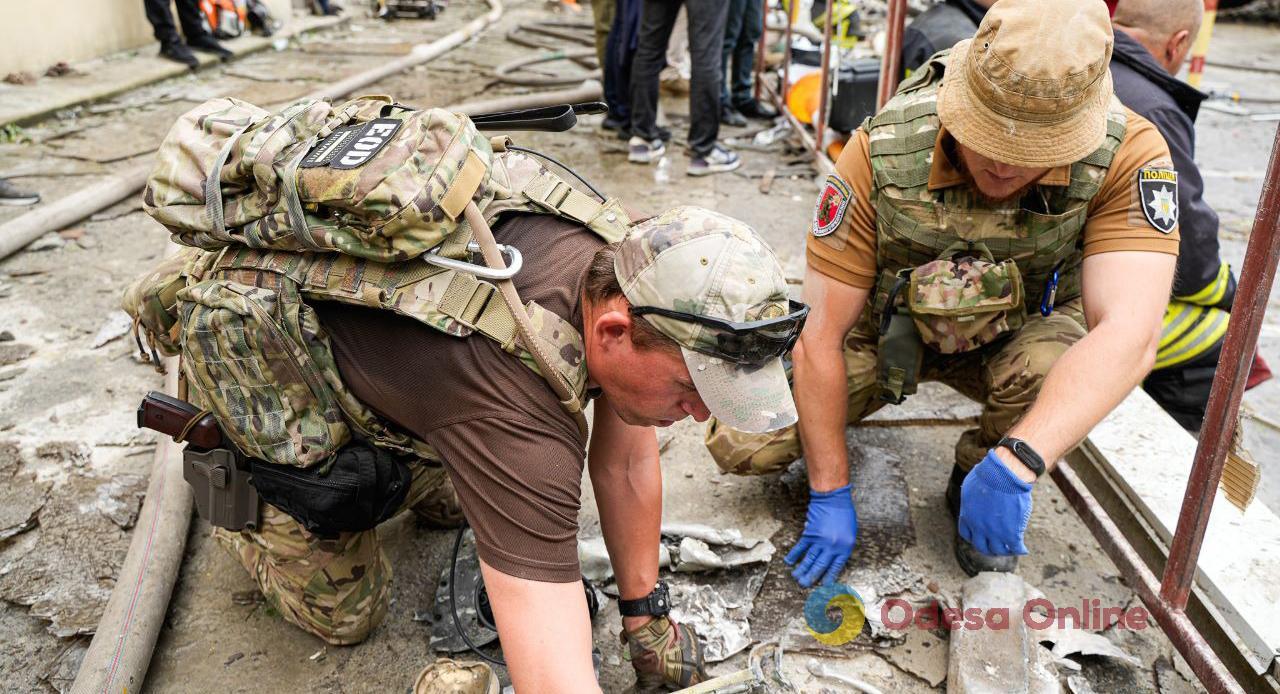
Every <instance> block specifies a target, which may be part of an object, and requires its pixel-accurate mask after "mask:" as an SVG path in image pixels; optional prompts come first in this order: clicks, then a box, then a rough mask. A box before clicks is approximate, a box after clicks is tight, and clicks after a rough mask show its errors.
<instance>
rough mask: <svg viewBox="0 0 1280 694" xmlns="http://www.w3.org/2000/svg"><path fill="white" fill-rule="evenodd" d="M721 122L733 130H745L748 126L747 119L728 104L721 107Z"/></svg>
mask: <svg viewBox="0 0 1280 694" xmlns="http://www.w3.org/2000/svg"><path fill="white" fill-rule="evenodd" d="M720 122H721V123H723V124H724V125H727V126H730V127H733V128H744V127H746V125H747V117H746V116H744V115H742V114H741V113H738V110H737V109H735V108H734V107H732V106H729V105H728V104H725V105H724V106H721V107H720Z"/></svg>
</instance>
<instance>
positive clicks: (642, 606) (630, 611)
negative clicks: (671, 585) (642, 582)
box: [618, 581, 671, 617]
mask: <svg viewBox="0 0 1280 694" xmlns="http://www.w3.org/2000/svg"><path fill="white" fill-rule="evenodd" d="M618 611H619V612H621V613H622V616H623V617H649V616H652V617H662V616H665V615H666V614H667V613H668V612H670V611H671V596H670V595H669V594H668V592H667V582H666V581H658V585H656V586H654V587H653V592H652V593H649V594H648V595H646V596H644V597H643V598H640V599H638V600H619V601H618Z"/></svg>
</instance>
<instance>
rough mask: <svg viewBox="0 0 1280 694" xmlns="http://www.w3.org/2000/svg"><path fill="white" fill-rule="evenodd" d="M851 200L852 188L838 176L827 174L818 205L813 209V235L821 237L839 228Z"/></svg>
mask: <svg viewBox="0 0 1280 694" xmlns="http://www.w3.org/2000/svg"><path fill="white" fill-rule="evenodd" d="M852 200H853V189H852V188H850V187H849V184H848V183H845V182H844V179H842V178H840V177H839V176H827V182H826V183H825V184H823V186H822V194H821V195H819V196H818V207H817V209H815V210H814V211H813V235H814V236H818V237H822V236H826V235H827V234H830V233H832V232H833V231H835V230H836V229H839V228H840V222H842V221H844V213H845V212H846V211H847V210H848V209H849V203H850V202H851V201H852Z"/></svg>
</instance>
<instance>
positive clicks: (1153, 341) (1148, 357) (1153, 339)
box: [1138, 324, 1160, 378]
mask: <svg viewBox="0 0 1280 694" xmlns="http://www.w3.org/2000/svg"><path fill="white" fill-rule="evenodd" d="M1159 349H1160V325H1159V324H1157V325H1156V328H1155V330H1154V331H1151V332H1149V333H1148V334H1147V339H1146V341H1145V342H1144V343H1143V345H1142V352H1141V355H1140V357H1139V359H1140V361H1139V362H1138V373H1140V374H1142V378H1146V377H1147V374H1149V373H1151V369H1152V368H1154V367H1155V365H1156V353H1157V352H1158V351H1159Z"/></svg>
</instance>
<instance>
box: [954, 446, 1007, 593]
mask: <svg viewBox="0 0 1280 694" xmlns="http://www.w3.org/2000/svg"><path fill="white" fill-rule="evenodd" d="M967 474H968V473H966V472H965V471H964V470H961V469H960V466H959V465H956V466H955V467H953V468H951V479H950V480H948V481H947V510H948V511H950V512H951V520H953V521H955V522H956V537H955V547H956V550H955V554H956V563H957V564H959V565H960V569H961V570H962V571H964V572H965V574H966V575H968V576H977V575H978V574H980V573H982V572H983V571H996V572H1000V573H1013V572H1014V571H1017V570H1018V556H1017V555H1016V554H1008V555H994V554H983V553H982V552H979V551H978V548H977V547H974V546H973V543H971V542H969V541H968V540H966V539H964V538H963V537H961V536H960V526H959V522H960V486H961V485H962V484H964V478H965V475H967Z"/></svg>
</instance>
